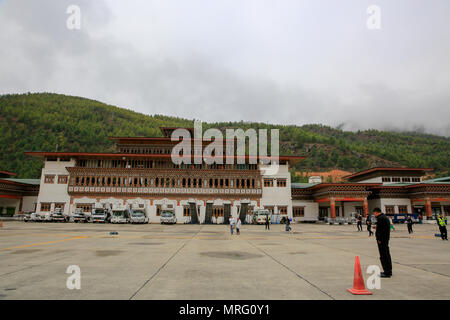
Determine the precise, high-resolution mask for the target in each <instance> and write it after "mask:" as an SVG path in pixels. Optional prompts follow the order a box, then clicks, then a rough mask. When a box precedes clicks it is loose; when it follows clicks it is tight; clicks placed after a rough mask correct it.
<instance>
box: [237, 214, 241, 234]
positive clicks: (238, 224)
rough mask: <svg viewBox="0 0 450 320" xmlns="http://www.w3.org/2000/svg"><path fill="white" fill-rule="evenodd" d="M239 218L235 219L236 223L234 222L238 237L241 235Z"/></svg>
mask: <svg viewBox="0 0 450 320" xmlns="http://www.w3.org/2000/svg"><path fill="white" fill-rule="evenodd" d="M240 230H241V218H238V219H237V222H236V234H237V235H240V234H241V231H240Z"/></svg>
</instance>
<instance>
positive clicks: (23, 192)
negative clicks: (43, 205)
mask: <svg viewBox="0 0 450 320" xmlns="http://www.w3.org/2000/svg"><path fill="white" fill-rule="evenodd" d="M15 176H16V174H15V173H13V172H7V171H0V216H14V215H17V214H18V213H20V212H24V211H35V210H36V203H37V196H38V193H39V182H40V181H39V179H16V178H14V177H15Z"/></svg>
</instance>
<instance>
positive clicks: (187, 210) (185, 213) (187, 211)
mask: <svg viewBox="0 0 450 320" xmlns="http://www.w3.org/2000/svg"><path fill="white" fill-rule="evenodd" d="M183 216H184V217H190V216H191V208H190V207H189V206H184V207H183Z"/></svg>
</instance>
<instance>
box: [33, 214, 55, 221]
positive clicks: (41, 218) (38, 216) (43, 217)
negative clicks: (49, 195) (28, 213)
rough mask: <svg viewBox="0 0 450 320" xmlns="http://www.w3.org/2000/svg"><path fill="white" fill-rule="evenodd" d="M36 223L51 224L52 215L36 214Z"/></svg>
mask: <svg viewBox="0 0 450 320" xmlns="http://www.w3.org/2000/svg"><path fill="white" fill-rule="evenodd" d="M36 221H43V222H51V221H53V220H52V214H51V213H50V212H39V213H38V214H36Z"/></svg>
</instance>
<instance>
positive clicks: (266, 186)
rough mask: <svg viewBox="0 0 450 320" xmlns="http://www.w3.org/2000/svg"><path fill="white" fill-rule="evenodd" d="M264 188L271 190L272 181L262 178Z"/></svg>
mask: <svg viewBox="0 0 450 320" xmlns="http://www.w3.org/2000/svg"><path fill="white" fill-rule="evenodd" d="M263 180H264V187H265V188H271V187H273V179H270V178H264V179H263Z"/></svg>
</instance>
